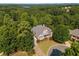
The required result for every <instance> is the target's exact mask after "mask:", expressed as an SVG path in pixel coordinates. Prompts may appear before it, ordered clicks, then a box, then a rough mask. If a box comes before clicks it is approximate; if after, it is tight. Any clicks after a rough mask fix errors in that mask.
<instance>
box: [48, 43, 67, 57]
mask: <svg viewBox="0 0 79 59" xmlns="http://www.w3.org/2000/svg"><path fill="white" fill-rule="evenodd" d="M66 48H68V47H67V46H65V45H62V44H61V45H60V44H59V45H56V46H53V47H51V48H50V49H49V52H48V55H49V56H61V54H62V53H64V52H65V49H66Z"/></svg>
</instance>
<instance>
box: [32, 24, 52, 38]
mask: <svg viewBox="0 0 79 59" xmlns="http://www.w3.org/2000/svg"><path fill="white" fill-rule="evenodd" d="M31 31H32V32H33V34H34V35H35V36H36V37H39V35H48V34H50V33H51V32H52V30H51V29H50V28H48V27H47V26H45V25H37V26H35V27H33V28H32V30H31Z"/></svg>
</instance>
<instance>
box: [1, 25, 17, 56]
mask: <svg viewBox="0 0 79 59" xmlns="http://www.w3.org/2000/svg"><path fill="white" fill-rule="evenodd" d="M15 42H16V35H15V31H14V30H13V29H11V27H7V26H5V25H4V26H2V27H0V51H1V52H4V53H5V54H7V55H9V53H11V52H13V51H14V49H15V46H16V43H15Z"/></svg>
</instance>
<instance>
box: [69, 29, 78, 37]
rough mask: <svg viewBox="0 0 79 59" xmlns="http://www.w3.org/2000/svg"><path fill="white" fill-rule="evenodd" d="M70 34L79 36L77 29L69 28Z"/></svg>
mask: <svg viewBox="0 0 79 59" xmlns="http://www.w3.org/2000/svg"><path fill="white" fill-rule="evenodd" d="M70 34H71V35H74V36H77V37H79V29H74V30H70Z"/></svg>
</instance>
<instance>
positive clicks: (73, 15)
mask: <svg viewBox="0 0 79 59" xmlns="http://www.w3.org/2000/svg"><path fill="white" fill-rule="evenodd" d="M70 7H71V8H70V9H69V12H66V10H65V6H53V7H52V6H45V7H42V6H41V7H31V8H25V7H24V6H23V7H19V6H14V7H12V6H10V7H9V6H8V7H4V6H0V51H1V52H4V53H5V54H8V55H9V53H11V52H14V51H15V50H22V51H29V50H33V47H34V42H33V34H32V32H31V28H32V27H34V26H36V25H39V24H45V25H46V26H48V27H49V28H51V29H52V30H53V32H54V33H53V34H54V36H53V37H54V40H56V41H58V42H61V43H63V42H65V41H67V40H68V39H69V31H68V29H76V28H79V6H70ZM67 27H68V28H67ZM68 50H69V52H68V53H67V54H68V55H73V50H72V49H68ZM77 50H78V49H77ZM71 51H72V53H70V52H71ZM77 55H78V54H77Z"/></svg>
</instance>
